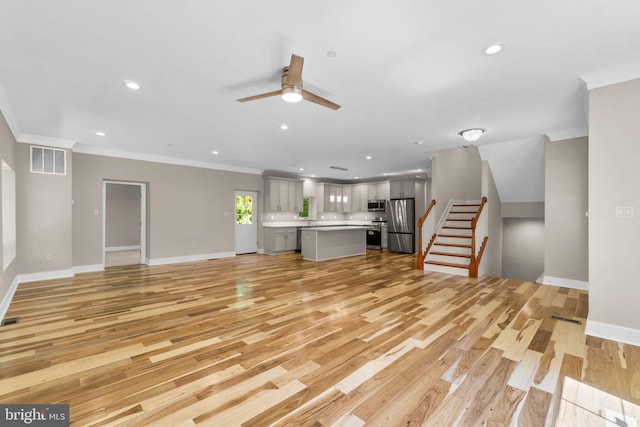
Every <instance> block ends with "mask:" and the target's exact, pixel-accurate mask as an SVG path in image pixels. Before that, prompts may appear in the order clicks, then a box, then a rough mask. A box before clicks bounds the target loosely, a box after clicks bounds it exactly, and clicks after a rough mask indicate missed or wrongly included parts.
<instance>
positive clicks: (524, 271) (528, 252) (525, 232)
mask: <svg viewBox="0 0 640 427" xmlns="http://www.w3.org/2000/svg"><path fill="white" fill-rule="evenodd" d="M502 224H503V229H502V277H508V278H511V279H519V280H528V281H531V282H533V281H536V280H537V279H538V278H539V277H540V276H541V275H542V273H543V272H544V218H503V222H502Z"/></svg>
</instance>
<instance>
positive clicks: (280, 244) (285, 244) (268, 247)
mask: <svg viewBox="0 0 640 427" xmlns="http://www.w3.org/2000/svg"><path fill="white" fill-rule="evenodd" d="M263 230H264V233H263V236H264V252H265V253H267V254H277V253H283V252H294V251H295V250H296V248H297V238H298V236H297V228H296V227H265V228H264V229H263Z"/></svg>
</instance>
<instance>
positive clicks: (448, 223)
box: [444, 220, 471, 233]
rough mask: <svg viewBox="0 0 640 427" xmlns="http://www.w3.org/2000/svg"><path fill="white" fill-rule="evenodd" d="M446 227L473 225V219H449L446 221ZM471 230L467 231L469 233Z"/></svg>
mask: <svg viewBox="0 0 640 427" xmlns="http://www.w3.org/2000/svg"><path fill="white" fill-rule="evenodd" d="M444 226H445V227H471V221H449V220H446V221H445V223H444ZM468 232H469V231H467V233H468Z"/></svg>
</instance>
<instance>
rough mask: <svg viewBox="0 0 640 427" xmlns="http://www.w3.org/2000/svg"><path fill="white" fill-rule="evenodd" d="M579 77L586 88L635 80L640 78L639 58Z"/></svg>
mask: <svg viewBox="0 0 640 427" xmlns="http://www.w3.org/2000/svg"><path fill="white" fill-rule="evenodd" d="M580 78H581V79H582V80H583V81H584V82H585V84H586V86H587V90H591V89H597V88H599V87H604V86H609V85H613V84H616V83H622V82H626V81H629V80H635V79H638V78H640V60H636V61H633V62H631V63H627V64H624V65H620V66H617V67H611V68H608V69H606V70H600V71H594V72H590V73H585V74H581V75H580Z"/></svg>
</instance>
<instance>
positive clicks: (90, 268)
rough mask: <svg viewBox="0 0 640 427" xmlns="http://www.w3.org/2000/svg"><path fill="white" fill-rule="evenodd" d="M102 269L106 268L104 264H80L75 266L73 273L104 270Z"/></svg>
mask: <svg viewBox="0 0 640 427" xmlns="http://www.w3.org/2000/svg"><path fill="white" fill-rule="evenodd" d="M102 270H104V265H103V264H92V265H78V266H75V267H73V274H78V273H94V272H96V271H102Z"/></svg>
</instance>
